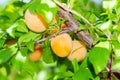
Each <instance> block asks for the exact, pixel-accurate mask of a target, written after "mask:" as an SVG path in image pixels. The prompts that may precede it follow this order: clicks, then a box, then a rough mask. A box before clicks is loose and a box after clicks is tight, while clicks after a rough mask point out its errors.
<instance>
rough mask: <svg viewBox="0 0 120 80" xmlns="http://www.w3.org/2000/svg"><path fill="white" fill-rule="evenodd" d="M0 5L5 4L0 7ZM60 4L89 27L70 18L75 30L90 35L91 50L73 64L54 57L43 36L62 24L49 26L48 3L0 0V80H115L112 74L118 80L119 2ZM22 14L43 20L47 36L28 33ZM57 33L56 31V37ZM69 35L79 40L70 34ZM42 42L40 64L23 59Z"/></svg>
mask: <svg viewBox="0 0 120 80" xmlns="http://www.w3.org/2000/svg"><path fill="white" fill-rule="evenodd" d="M1 1H6V3H5V4H1V3H2V2H1ZM59 1H60V2H62V3H63V5H67V6H69V7H70V9H71V10H75V11H76V12H78V13H80V14H82V15H83V16H84V17H85V18H86V19H87V20H89V21H90V22H91V23H92V24H93V26H92V27H89V25H87V24H86V23H85V22H84V21H83V20H82V19H81V18H80V17H79V16H77V15H75V14H73V16H74V17H75V19H76V20H78V21H79V22H80V23H81V25H80V26H79V30H84V29H85V30H87V31H89V32H90V34H91V35H92V37H93V38H94V43H93V44H94V45H93V47H92V48H91V49H89V48H87V51H88V53H87V56H86V58H85V59H84V60H83V61H81V62H77V60H76V59H74V60H73V61H69V60H68V59H67V58H60V57H58V56H56V55H54V54H53V51H52V49H51V46H50V37H49V36H51V35H49V34H48V32H49V31H51V30H53V27H54V26H57V27H59V26H60V25H61V24H63V23H64V22H65V21H66V20H64V19H60V20H58V21H56V22H53V19H54V18H55V17H56V15H57V10H58V6H57V5H56V4H55V2H54V1H53V0H0V80H9V79H11V80H57V79H61V80H101V79H103V80H105V79H106V78H107V77H108V74H109V73H111V74H112V75H111V78H113V79H116V77H117V76H116V75H115V74H114V72H116V73H118V74H120V67H119V66H120V0H110V1H109V0H59ZM27 9H29V10H30V12H32V14H36V13H37V14H40V15H42V17H44V18H45V20H46V21H47V22H48V23H49V26H48V29H47V30H46V31H44V32H41V33H36V32H32V31H31V30H29V29H28V28H27V25H26V23H25V20H24V13H25V11H26V10H27ZM60 31H61V30H60V28H59V31H57V32H56V33H59V32H60ZM56 33H55V35H57V34H56ZM69 34H70V36H71V37H72V38H73V39H77V40H78V37H77V36H76V35H75V34H72V33H69ZM45 37H47V38H46V40H45V42H43V43H39V45H40V46H42V49H43V53H42V58H41V59H40V60H39V61H37V62H33V61H31V60H30V59H29V58H28V54H29V53H31V52H33V51H34V44H36V43H37V41H39V40H40V39H42V38H45ZM14 40H15V42H14V43H12V44H9V41H14ZM56 47H57V46H56ZM111 56H112V59H111ZM110 60H112V61H111V63H109V61H110ZM108 65H111V67H110V68H109V67H108ZM108 68H109V69H110V72H109V71H108V70H107V69H108ZM115 76H116V77H115Z"/></svg>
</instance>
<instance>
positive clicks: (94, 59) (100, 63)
mask: <svg viewBox="0 0 120 80" xmlns="http://www.w3.org/2000/svg"><path fill="white" fill-rule="evenodd" d="M110 52H111V49H110V43H109V42H107V41H106V42H100V43H99V44H97V45H96V46H95V47H94V48H93V49H92V50H91V51H90V52H89V61H90V62H91V63H92V65H93V67H94V70H95V73H96V74H98V73H99V72H101V71H102V70H104V69H105V67H106V65H107V62H108V59H109V56H110Z"/></svg>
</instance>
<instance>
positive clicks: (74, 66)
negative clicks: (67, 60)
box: [72, 59, 79, 72]
mask: <svg viewBox="0 0 120 80" xmlns="http://www.w3.org/2000/svg"><path fill="white" fill-rule="evenodd" d="M72 65H73V69H74V72H77V71H78V70H79V65H78V62H77V60H76V59H73V60H72Z"/></svg>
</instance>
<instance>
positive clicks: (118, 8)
mask: <svg viewBox="0 0 120 80" xmlns="http://www.w3.org/2000/svg"><path fill="white" fill-rule="evenodd" d="M115 10H116V12H117V15H120V1H117V5H116V7H115Z"/></svg>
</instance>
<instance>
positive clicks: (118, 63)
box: [112, 59, 120, 70]
mask: <svg viewBox="0 0 120 80" xmlns="http://www.w3.org/2000/svg"><path fill="white" fill-rule="evenodd" d="M112 69H113V70H120V59H115V60H114V61H113V66H112Z"/></svg>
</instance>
